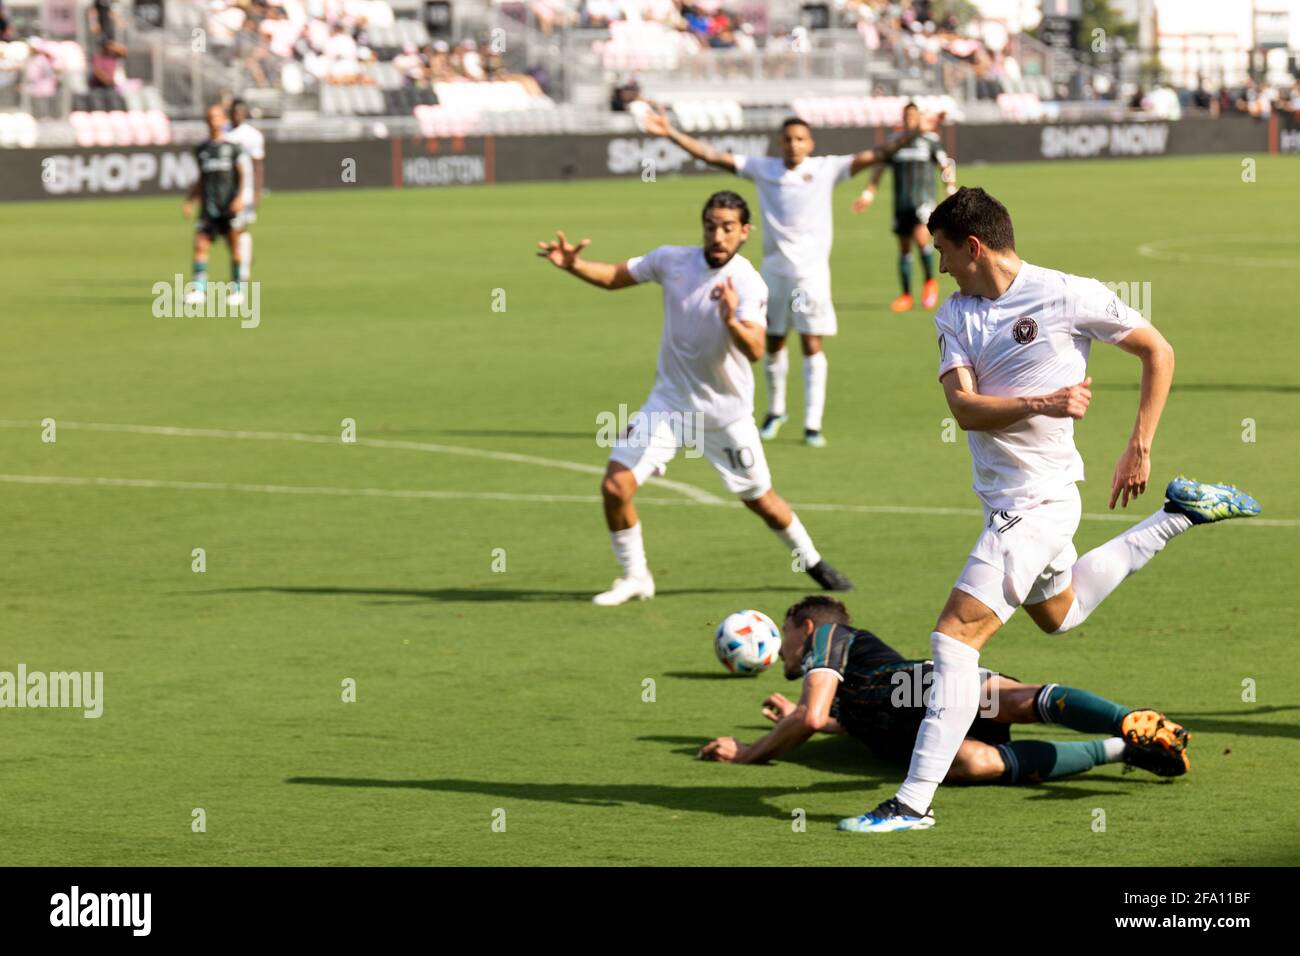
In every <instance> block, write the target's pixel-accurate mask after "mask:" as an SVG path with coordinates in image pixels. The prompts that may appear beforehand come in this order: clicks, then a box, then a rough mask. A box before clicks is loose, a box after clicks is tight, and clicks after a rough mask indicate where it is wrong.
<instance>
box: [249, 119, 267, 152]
mask: <svg viewBox="0 0 1300 956" xmlns="http://www.w3.org/2000/svg"><path fill="white" fill-rule="evenodd" d="M248 131H249V133H250V134H251V135H250V136H249V137H248V146H247V150H248V155H249V156H250V157H252V158H253V159H257V160H261V159H266V137H265V136H263V135H262V133H261V131H260V130H255V129H253V127H251V126H250V127H248Z"/></svg>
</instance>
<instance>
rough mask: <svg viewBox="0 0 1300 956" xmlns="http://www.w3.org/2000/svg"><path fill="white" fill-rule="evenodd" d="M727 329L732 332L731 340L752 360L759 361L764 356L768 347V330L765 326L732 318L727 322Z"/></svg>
mask: <svg viewBox="0 0 1300 956" xmlns="http://www.w3.org/2000/svg"><path fill="white" fill-rule="evenodd" d="M727 331H728V332H730V333H731V340H732V341H733V342H735V343H736V347H737V348H738V349H740V351H741V352H743V353H745V357H746V358H747V359H749V360H750V361H751V362H757V361H758V360H759V359H761V358H762V357H763V351H764V349H765V348H766V347H767V330H766V328H765V327H764V326H761V325H759V324H758V323H757V322H742V321H741V320H739V319H731V320H730V321H728V322H727Z"/></svg>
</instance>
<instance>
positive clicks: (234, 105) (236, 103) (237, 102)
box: [230, 99, 248, 110]
mask: <svg viewBox="0 0 1300 956" xmlns="http://www.w3.org/2000/svg"><path fill="white" fill-rule="evenodd" d="M241 107H242V108H243V109H248V104H247V103H245V102H244V101H243V100H241V99H233V100H231V101H230V108H231V109H232V110H237V109H240V108H241Z"/></svg>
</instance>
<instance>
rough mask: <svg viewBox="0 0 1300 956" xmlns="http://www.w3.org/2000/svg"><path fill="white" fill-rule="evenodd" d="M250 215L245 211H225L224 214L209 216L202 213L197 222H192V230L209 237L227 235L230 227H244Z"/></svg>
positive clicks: (214, 237)
mask: <svg viewBox="0 0 1300 956" xmlns="http://www.w3.org/2000/svg"><path fill="white" fill-rule="evenodd" d="M251 218H252V217H251V216H249V215H248V214H247V213H243V212H241V213H230V212H228V213H226V215H224V216H217V217H215V218H209V217H208V216H204V215H202V214H200V215H199V218H198V222H196V223H195V224H194V231H195V232H201V233H203V234H204V235H206V236H207V237H208V238H209V239H216V238H217V237H218V236H229V235H230V230H231V229H245V228H247V226H248V223H249V221H250V219H251Z"/></svg>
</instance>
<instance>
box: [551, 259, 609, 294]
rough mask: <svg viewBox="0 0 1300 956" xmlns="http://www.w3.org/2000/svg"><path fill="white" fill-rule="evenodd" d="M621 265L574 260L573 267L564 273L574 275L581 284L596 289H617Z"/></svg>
mask: <svg viewBox="0 0 1300 956" xmlns="http://www.w3.org/2000/svg"><path fill="white" fill-rule="evenodd" d="M620 265H621V263H617V262H596V261H592V260H588V259H575V260H573V265H572V266H570V267H569V268H568V269H565V270H564V271H565V272H568V273H569V274H570V275H575V276H577V277H578V278H579V279H581V280H582V281H583V282H586V283H589V284H591V285H594V286H596V287H597V288H598V289H618V288H622V286H620V285H618V271H619V266H620Z"/></svg>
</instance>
